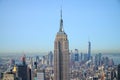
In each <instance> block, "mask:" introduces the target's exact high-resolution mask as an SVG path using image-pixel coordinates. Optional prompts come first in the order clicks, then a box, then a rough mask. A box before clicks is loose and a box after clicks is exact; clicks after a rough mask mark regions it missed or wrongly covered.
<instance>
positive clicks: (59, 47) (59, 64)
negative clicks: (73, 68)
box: [54, 10, 69, 80]
mask: <svg viewBox="0 0 120 80" xmlns="http://www.w3.org/2000/svg"><path fill="white" fill-rule="evenodd" d="M54 80H69V42H68V39H67V34H66V33H65V32H64V30H63V19H62V10H61V19H60V29H59V32H57V35H56V38H55V42H54Z"/></svg>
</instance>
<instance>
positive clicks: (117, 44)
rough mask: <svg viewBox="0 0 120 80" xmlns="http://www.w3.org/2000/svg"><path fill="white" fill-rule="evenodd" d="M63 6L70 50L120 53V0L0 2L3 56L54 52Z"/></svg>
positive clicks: (0, 51)
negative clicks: (89, 44)
mask: <svg viewBox="0 0 120 80" xmlns="http://www.w3.org/2000/svg"><path fill="white" fill-rule="evenodd" d="M61 5H62V11H63V20H64V31H65V32H66V33H67V35H68V39H69V48H70V50H74V49H75V48H77V49H79V51H80V52H84V53H86V52H87V46H88V40H90V41H91V44H92V52H93V53H99V52H102V53H112V52H115V53H117V52H120V0H74V1H73V0H63V1H62V0H0V53H22V52H23V51H24V52H26V53H33V52H48V51H53V50H54V40H55V36H56V33H57V32H58V30H59V23H60V7H61Z"/></svg>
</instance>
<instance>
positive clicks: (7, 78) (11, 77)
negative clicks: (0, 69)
mask: <svg viewBox="0 0 120 80" xmlns="http://www.w3.org/2000/svg"><path fill="white" fill-rule="evenodd" d="M2 80H16V76H15V74H14V73H11V72H7V73H4V74H3V79H2Z"/></svg>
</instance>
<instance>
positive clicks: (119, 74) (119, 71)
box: [117, 64, 120, 80]
mask: <svg viewBox="0 0 120 80" xmlns="http://www.w3.org/2000/svg"><path fill="white" fill-rule="evenodd" d="M117 71H118V79H117V80H120V64H119V65H118V69H117Z"/></svg>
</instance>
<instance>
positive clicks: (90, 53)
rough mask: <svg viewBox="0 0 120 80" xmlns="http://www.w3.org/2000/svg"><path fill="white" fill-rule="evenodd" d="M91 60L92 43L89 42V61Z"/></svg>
mask: <svg viewBox="0 0 120 80" xmlns="http://www.w3.org/2000/svg"><path fill="white" fill-rule="evenodd" d="M90 58H91V42H90V41H89V42H88V60H90Z"/></svg>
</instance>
